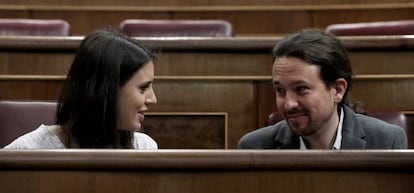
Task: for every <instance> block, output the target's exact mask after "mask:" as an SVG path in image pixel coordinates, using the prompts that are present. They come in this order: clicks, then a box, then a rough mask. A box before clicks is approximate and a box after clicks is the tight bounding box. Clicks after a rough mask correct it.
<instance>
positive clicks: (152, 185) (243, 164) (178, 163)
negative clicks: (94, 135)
mask: <svg viewBox="0 0 414 193" xmlns="http://www.w3.org/2000/svg"><path fill="white" fill-rule="evenodd" d="M413 153H414V152H412V151H312V150H309V151H280V150H279V151H243V150H241V151H237V150H222V151H216V150H203V151H202V150H171V151H161V150H159V151H130V150H29V151H6V150H0V186H1V187H2V190H3V191H5V192H15V193H20V192H22V193H26V192H33V193H40V192H42V193H48V192H62V193H66V192H96V193H106V192H108V193H109V192H110V193H117V192H122V193H127V192H136V191H137V190H139V192H144V193H161V192H162V193H164V192H170V193H182V192H202V193H204V192H205V193H208V192H212V191H214V192H216V193H228V192H240V193H244V192H248V193H255V192H258V193H259V192H260V193H263V192H265V193H267V192H269V193H270V192H274V191H275V188H277V191H278V192H289V193H302V192H310V193H313V192H315V193H331V192H339V193H342V192H343V193H348V192H356V193H388V192H394V193H409V192H411V191H412V189H413V188H414V184H413V183H412V180H413V179H414V172H413V171H414V165H413V163H414V159H413V158H414V155H413Z"/></svg>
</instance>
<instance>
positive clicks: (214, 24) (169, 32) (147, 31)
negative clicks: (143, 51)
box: [119, 19, 233, 37]
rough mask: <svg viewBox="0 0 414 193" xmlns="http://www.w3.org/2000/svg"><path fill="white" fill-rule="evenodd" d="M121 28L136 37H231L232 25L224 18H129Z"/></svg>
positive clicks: (122, 23) (123, 22)
mask: <svg viewBox="0 0 414 193" xmlns="http://www.w3.org/2000/svg"><path fill="white" fill-rule="evenodd" d="M119 28H120V30H121V31H122V32H124V33H126V34H128V35H130V36H135V37H171V36H191V37H230V36H232V35H233V27H232V25H231V24H230V23H229V22H227V21H224V20H151V19H127V20H124V21H122V22H121V24H120V26H119Z"/></svg>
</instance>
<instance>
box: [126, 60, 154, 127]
mask: <svg viewBox="0 0 414 193" xmlns="http://www.w3.org/2000/svg"><path fill="white" fill-rule="evenodd" d="M153 81H154V63H153V62H152V61H150V62H148V63H147V64H145V65H144V66H143V67H142V68H141V69H140V70H138V71H137V72H136V73H135V74H134V75H133V76H132V78H131V79H130V80H129V81H128V82H126V83H125V85H124V86H122V87H121V89H120V93H119V98H118V100H119V101H118V113H119V114H118V117H119V119H120V120H119V122H118V125H119V127H118V129H123V130H128V131H141V127H142V122H143V121H144V118H145V116H144V112H145V111H147V110H148V106H149V105H150V104H154V103H157V97H156V96H155V93H154V90H153V88H152V83H153Z"/></svg>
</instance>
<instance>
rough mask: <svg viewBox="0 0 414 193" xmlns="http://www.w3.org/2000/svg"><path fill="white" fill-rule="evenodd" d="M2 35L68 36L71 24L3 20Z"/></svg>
mask: <svg viewBox="0 0 414 193" xmlns="http://www.w3.org/2000/svg"><path fill="white" fill-rule="evenodd" d="M0 35H3V36H7V35H8V36H11V35H15V36H68V35H70V26H69V23H68V22H66V21H64V20H60V19H14V18H10V19H4V18H3V19H1V18H0Z"/></svg>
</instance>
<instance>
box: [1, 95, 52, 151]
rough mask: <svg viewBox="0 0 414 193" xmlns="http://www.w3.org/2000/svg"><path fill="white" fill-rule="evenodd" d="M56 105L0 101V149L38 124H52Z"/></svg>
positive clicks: (38, 102)
mask: <svg viewBox="0 0 414 193" xmlns="http://www.w3.org/2000/svg"><path fill="white" fill-rule="evenodd" d="M56 108H57V103H55V102H44V101H0V148H2V147H4V146H5V145H7V144H9V143H10V142H12V141H13V140H14V139H16V138H17V137H19V136H21V135H23V134H25V133H28V132H30V131H32V130H34V129H36V128H37V127H38V126H39V125H40V124H54V123H55V121H54V120H55V112H56Z"/></svg>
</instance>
